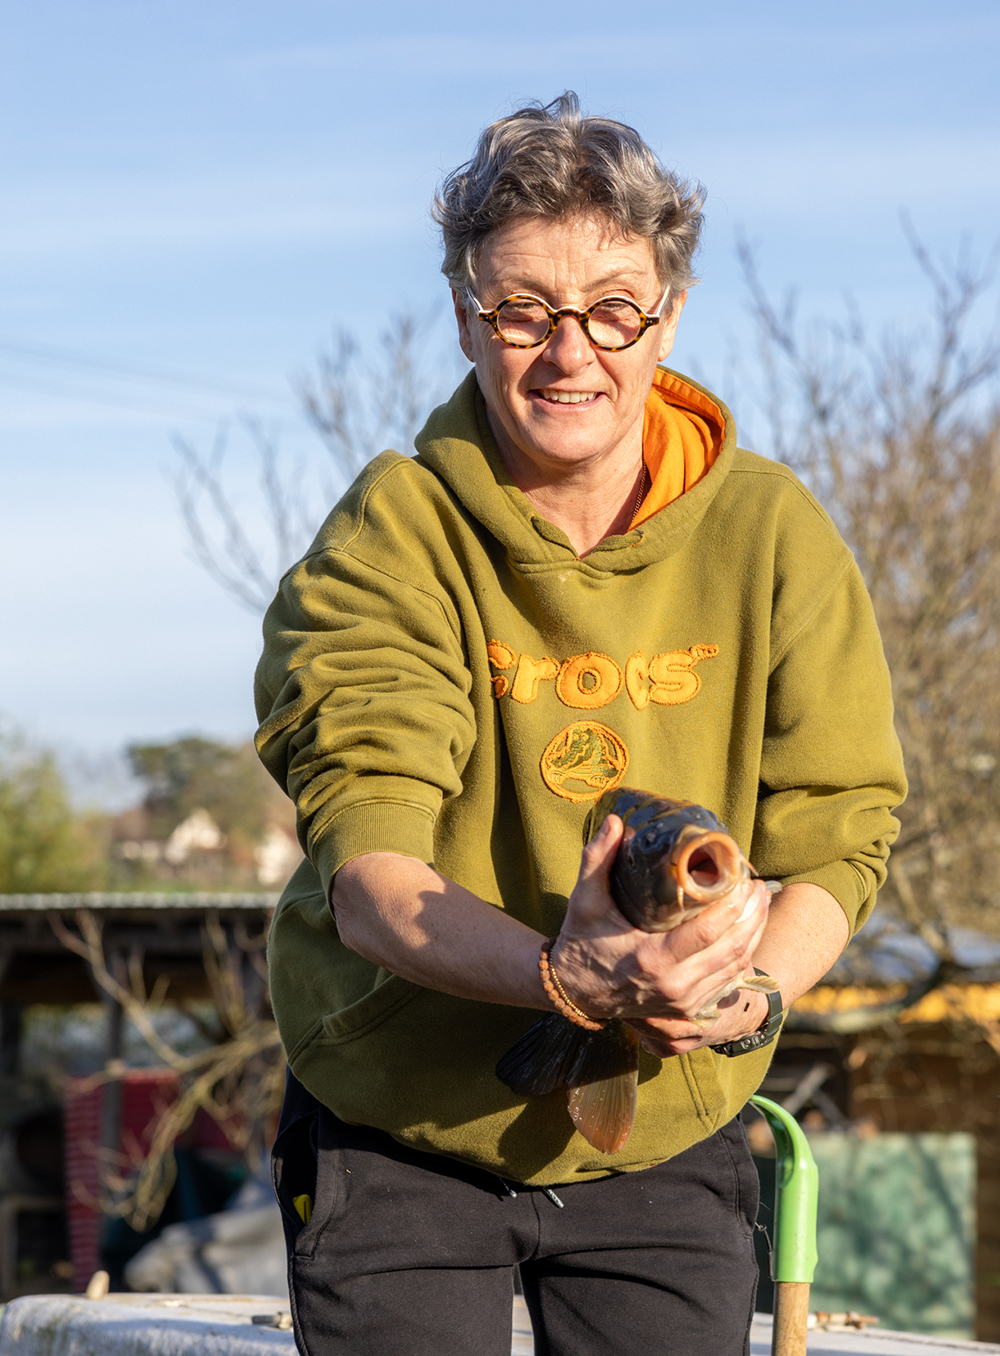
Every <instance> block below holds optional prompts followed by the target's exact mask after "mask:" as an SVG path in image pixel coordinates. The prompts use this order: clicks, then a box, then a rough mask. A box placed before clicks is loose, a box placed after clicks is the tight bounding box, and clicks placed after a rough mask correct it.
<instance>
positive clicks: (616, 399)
mask: <svg viewBox="0 0 1000 1356" xmlns="http://www.w3.org/2000/svg"><path fill="white" fill-rule="evenodd" d="M513 292H531V293H533V294H534V295H535V296H537V297H541V298H542V300H543V301H546V302H548V304H549V305H550V306H551V307H552V308H553V309H554V310H556V309H558V308H559V307H560V306H575V307H578V308H579V309H581V310H582V309H584V308H586V307H587V306H590V305H591V304H592V303H593V302H595V301H597V300H598V299H599V298H601V297H605V296H608V295H610V294H614V295H615V296H624V297H628V298H630V299H631V300H633V301H635V302H636V303H637V304H638V305H639V306H640V307H641V308H642V309H643V310H644V311H646V312H647V313H649V312H651V311H653V310H655V308H656V305H657V303H658V302H659V299H660V296H661V295H662V292H663V288H662V287H661V285H660V283H659V281H658V279H657V275H656V268H655V265H654V257H653V249H652V246H651V244H650V242H649V241H648V240H645V239H643V238H641V237H629V238H626V239H622V238H621V237H617V236H615V235H614V234H613V232H612V230H611V229H610V228H609V226H608V223H607V222H606V221H605V219H604V218H603V217H600V216H578V217H571V218H568V219H565V220H555V221H550V220H545V219H542V220H534V219H522V220H517V221H512V222H509V223H508V224H507V225H506V226H503V227H501V228H500V229H499V230H497V231H494V232H493V233H492V235H490V236H488V237H487V239H486V243H485V246H484V248H483V251H482V256H481V260H480V266H479V285H478V290H477V294H476V296H477V300H478V301H479V302H480V303H481V305H482V306H483V309H484V310H487V311H488V310H491V309H492V308H493V307H494V306H496V305H497V303H498V302H500V301H502V300H503V299H504V297H507V296H510V295H511V293H513ZM685 297H686V294H685V293H681V294H680V296H679V297H678V298H677V299H676V302H675V305H674V309H673V311H672V313H671V314H670V315H669V317H668V318H665V319H664V320H662V321H661V322H660V324H659V325H656V326H654V327H653V328H651V329H649V330H647V331H646V333H645V334H644V335H643V336H642V338H641V339H640V340H639V341H638V343H637V344H635V345H633V347H632V348H628V349H625V350H624V351H622V352H620V353H611V352H606V351H603V350H601V349H597V348H594V347H593V345H592V344H591V343H590V341H589V340H588V338H587V336H586V334H584V332H583V330H582V328H581V327H580V324H579V323H578V322H577V321H576V320H575V319H573V318H572V317H571V316H569V317H566V318H565V319H564V320H562V321H560V323H559V325H558V326H557V327H556V329H555V331H554V332H553V333H552V334H551V335H550V336H549V338H548V339H547V340H546V342H545V343H544V344H540V345H539V346H538V347H537V348H531V349H523V348H510V347H509V346H508V345H506V344H504V343H503V341H502V340H501V339H499V338H498V337H497V335H496V334H495V333H494V332H493V329H492V327H491V326H490V325H488V324H486V323H485V322H484V321H482V320H480V319H479V318H478V316H476V314H475V312H474V311H473V312H472V313H470V312H468V311H467V310H466V307H465V303H464V299H463V298H460V297H458V296H456V297H455V312H456V315H457V317H458V330H459V342H460V343H461V345H462V352H463V353H464V354H465V356H466V357H467V358H469V359H470V360H471V361H472V362H474V363H475V365H476V375H477V378H478V380H479V386H480V389H481V391H482V393H483V398H484V400H485V401H486V407H487V410H488V411H489V416H490V426H491V427H492V429H493V432H494V435H495V436H496V438H497V441H498V443H499V444H500V450H501V452H502V453H503V455H504V458H505V460H506V461H507V463H508V466H509V469H510V470H511V472H512V474H513V475H514V478H515V480H516V481H517V482H518V483H519V484H520V485H521V486H522V488H531V487H533V486H535V485H539V484H545V483H550V482H552V481H555V480H560V479H562V478H563V477H564V476H565V474H566V472H567V471H568V470H569V469H570V468H571V466H573V467H575V468H576V469H578V470H582V469H584V467H585V466H588V465H589V466H594V467H597V466H599V465H600V464H601V463H603V462H605V461H607V460H608V459H609V458H610V459H612V461H615V460H617V459H618V458H619V457H621V458H628V459H632V458H634V459H635V460H636V463H637V462H638V456H639V450H640V449H641V446H642V422H643V411H644V408H645V404H646V397H647V396H648V395H649V390H650V387H651V386H652V383H653V376H654V373H655V370H656V364H657V363H658V362H662V361H663V360H664V359H665V358H666V356H667V354H668V353H669V352H670V350H671V348H672V347H673V341H674V333H675V331H676V328H677V321H678V319H679V318H680V313H681V308H682V306H683V304H684V300H685Z"/></svg>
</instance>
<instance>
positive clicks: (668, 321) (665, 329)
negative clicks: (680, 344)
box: [657, 288, 688, 363]
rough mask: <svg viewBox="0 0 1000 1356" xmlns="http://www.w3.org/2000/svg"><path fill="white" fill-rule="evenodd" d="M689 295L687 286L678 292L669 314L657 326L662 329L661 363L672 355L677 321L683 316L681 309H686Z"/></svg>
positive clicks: (659, 359)
mask: <svg viewBox="0 0 1000 1356" xmlns="http://www.w3.org/2000/svg"><path fill="white" fill-rule="evenodd" d="M687 296H688V294H687V288H685V289H684V291H683V292H678V293H677V296H676V297H675V298H674V304H673V307H672V308H671V311H670V314H669V316H664V318H663V319H662V320H661V321H660V323H659V325H658V327H657V328H658V329H659V331H660V356H659V358H658V360H657V361H659V362H661V363H662V362H664V361H665V360H666V359H667V358H668V357H669V356H670V350H671V349H672V348H673V346H674V338H675V336H676V334H677V322H678V321H679V320H680V318H681V311H683V309H684V303H685V302H686V301H687Z"/></svg>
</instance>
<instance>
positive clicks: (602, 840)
mask: <svg viewBox="0 0 1000 1356" xmlns="http://www.w3.org/2000/svg"><path fill="white" fill-rule="evenodd" d="M624 831H625V830H624V826H623V824H622V821H621V820H620V819H619V818H618V816H617V815H608V817H607V819H606V820H605V821H604V823H603V824H602V825H601V828H600V832H599V833H597V834H595V836H594V837H593V838H592V839H591V840H590V842H589V843H588V844H587V845H586V846H585V847H584V849H583V856H582V857H581V858H580V874H579V875H578V876H577V879H576V885H575V886H574V887H573V893H572V894H571V895H570V897H569V903H568V905H567V908H566V921H565V924H564V925H563V931H564V933H574V934H576V935H581V934H585V933H586V932H588V931H589V930H590V929H591V928H593V927H594V926H595V925H596V924H598V923H601V922H603V921H604V920H605V919H606V918H607V916H608V914H609V913H610V912H611V911H612V910H614V912H615V914H617V912H618V911H617V909H615V906H614V900H613V899H612V898H611V895H610V894H609V892H608V873H609V872H610V870H611V867H612V865H613V863H614V860H615V854H616V853H617V851H618V844H619V843H620V842H621V840H622V834H623V833H624ZM626 926H627V924H626Z"/></svg>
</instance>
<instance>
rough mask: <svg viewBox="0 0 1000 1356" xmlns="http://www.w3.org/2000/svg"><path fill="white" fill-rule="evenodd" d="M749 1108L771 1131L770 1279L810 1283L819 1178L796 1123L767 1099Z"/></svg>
mask: <svg viewBox="0 0 1000 1356" xmlns="http://www.w3.org/2000/svg"><path fill="white" fill-rule="evenodd" d="M750 1101H751V1103H752V1104H753V1105H754V1106H755V1107H756V1108H757V1110H758V1111H759V1112H760V1114H761V1115H762V1116H763V1117H764V1119H765V1120H766V1121H767V1123H768V1125H769V1126H770V1127H771V1131H772V1133H773V1135H774V1147H775V1151H776V1159H777V1161H776V1162H775V1165H774V1167H775V1171H774V1239H773V1243H772V1248H771V1278H772V1280H774V1281H805V1282H807V1283H809V1282H811V1281H812V1278H813V1274H814V1273H815V1271H816V1260H817V1259H816V1199H817V1196H818V1194H819V1173H818V1172H817V1170H816V1160H815V1159H814V1158H813V1155H812V1150H811V1149H810V1147H809V1141H808V1140H807V1139H806V1137H805V1134H804V1132H803V1130H802V1127H801V1126H800V1125H799V1123H798V1122H797V1121H796V1119H795V1117H794V1116H792V1115H791V1114H790V1113H789V1112H787V1111H786V1110H785V1108H784V1107H781V1106H778V1104H777V1103H776V1102H772V1101H770V1099H769V1098H767V1097H760V1096H757V1097H751V1098H750Z"/></svg>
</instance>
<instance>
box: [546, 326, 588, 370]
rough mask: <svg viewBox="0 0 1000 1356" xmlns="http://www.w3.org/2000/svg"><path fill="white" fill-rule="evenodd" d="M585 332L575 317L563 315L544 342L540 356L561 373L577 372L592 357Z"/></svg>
mask: <svg viewBox="0 0 1000 1356" xmlns="http://www.w3.org/2000/svg"><path fill="white" fill-rule="evenodd" d="M593 352H594V350H593V348H592V346H591V343H590V340H589V339H588V338H587V335H586V332H585V330H584V328H583V326H582V325H581V324H580V322H579V320H577V319H576V318H575V316H571V315H564V316H561V317H560V319H559V323H558V324H557V325H556V327H555V329H554V330H553V331H552V333H551V334H550V335H549V337H548V339H547V340H546V341H545V345H544V347H543V349H542V354H543V356H544V357H545V359H546V361H547V362H550V363H552V365H553V366H554V367H558V368H559V369H560V370H561V371H563V372H567V373H568V372H578V371H579V370H580V368H582V367H586V366H587V364H588V363H589V362H590V360H591V358H592V356H593Z"/></svg>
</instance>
